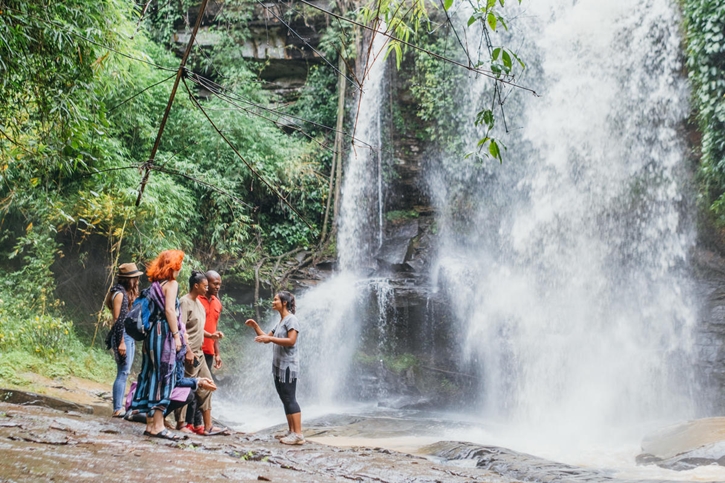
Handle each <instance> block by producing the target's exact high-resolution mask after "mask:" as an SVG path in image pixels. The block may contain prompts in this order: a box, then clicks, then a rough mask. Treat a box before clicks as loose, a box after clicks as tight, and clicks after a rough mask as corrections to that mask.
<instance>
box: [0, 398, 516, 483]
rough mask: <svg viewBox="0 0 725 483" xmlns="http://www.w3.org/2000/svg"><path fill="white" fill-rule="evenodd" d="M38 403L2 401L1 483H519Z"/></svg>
mask: <svg viewBox="0 0 725 483" xmlns="http://www.w3.org/2000/svg"><path fill="white" fill-rule="evenodd" d="M36 402H37V401H34V400H32V399H31V400H29V401H27V402H26V404H9V403H0V455H1V458H2V460H1V462H0V468H2V469H1V470H0V481H2V482H15V481H54V482H58V481H68V482H74V483H80V482H83V481H110V480H124V481H148V482H158V481H175V482H187V481H194V482H195V481H280V482H285V483H292V482H328V481H329V482H332V481H350V480H353V481H376V482H391V483H393V482H421V483H422V482H464V481H468V482H470V481H480V482H492V483H493V482H509V481H514V480H512V479H509V478H505V477H502V476H500V475H496V474H495V473H493V472H491V471H488V470H485V469H480V468H459V467H456V466H450V465H446V464H445V463H437V462H434V461H431V460H428V459H425V458H422V457H420V456H411V455H407V454H403V453H397V452H394V451H390V450H387V449H382V448H361V447H353V448H338V447H335V446H328V445H323V444H319V443H314V442H308V443H307V444H305V445H302V446H294V447H288V446H284V445H281V444H280V443H278V442H277V441H276V440H275V439H274V438H273V437H272V435H271V434H263V433H260V434H248V435H246V434H241V433H235V434H232V435H230V436H213V437H202V436H196V435H194V436H192V437H190V438H189V439H187V440H184V441H181V442H170V441H166V440H160V439H155V438H149V437H145V436H143V435H142V433H143V430H144V426H143V425H142V424H138V423H130V422H127V421H124V420H121V419H111V418H108V417H103V416H97V415H93V414H86V413H82V412H78V411H75V410H73V409H69V408H66V409H51V408H48V407H45V406H34V405H28V404H35V403H36Z"/></svg>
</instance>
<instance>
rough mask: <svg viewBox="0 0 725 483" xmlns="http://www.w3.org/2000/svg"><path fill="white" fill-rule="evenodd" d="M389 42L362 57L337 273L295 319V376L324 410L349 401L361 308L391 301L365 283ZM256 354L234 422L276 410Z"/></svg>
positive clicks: (377, 222)
mask: <svg viewBox="0 0 725 483" xmlns="http://www.w3.org/2000/svg"><path fill="white" fill-rule="evenodd" d="M386 40H387V39H386V38H385V37H383V36H381V35H377V36H375V37H374V38H373V39H372V41H371V42H369V48H368V49H366V52H365V54H364V55H365V57H364V58H367V61H366V63H365V67H364V72H363V74H362V75H361V76H360V77H361V78H363V79H364V82H363V89H362V91H361V92H360V93H359V96H358V99H357V103H358V104H359V106H360V107H359V110H358V112H357V115H356V121H357V128H356V130H355V139H356V140H355V142H354V145H353V148H352V149H351V152H350V156H349V159H348V161H347V165H346V169H345V184H344V186H343V197H342V204H341V220H342V222H341V223H340V226H339V231H338V243H337V249H338V256H339V262H340V270H339V273H337V274H336V275H335V276H333V277H332V278H331V279H330V280H327V281H326V282H324V283H322V284H320V285H319V286H318V287H315V288H314V289H312V290H310V291H308V292H306V293H304V294H301V295H300V296H299V297H298V299H297V307H298V310H297V317H298V319H299V320H300V322H301V324H302V326H301V332H300V348H301V349H300V352H301V357H302V361H301V365H302V371H301V374H302V375H301V376H300V377H301V379H303V380H304V384H300V396H301V399H302V401H303V402H305V403H313V404H316V405H318V406H319V405H321V406H322V407H325V408H327V409H329V408H330V405H331V404H332V403H333V402H339V401H340V400H344V399H346V396H349V395H348V394H346V392H347V388H348V385H347V384H346V379H347V378H348V377H349V372H350V366H351V364H352V363H353V359H354V355H355V353H356V350H357V349H358V346H359V334H360V331H361V323H360V319H361V318H362V315H361V314H360V307H361V306H364V305H365V303H366V301H367V300H370V299H372V298H373V297H374V298H376V299H377V300H378V302H379V303H381V304H384V303H385V302H386V301H388V300H389V299H390V298H391V293H390V292H391V291H390V289H389V284H388V281H387V280H386V279H381V278H373V279H367V278H365V277H367V276H368V275H369V274H370V273H371V271H372V270H373V269H374V267H375V260H374V255H375V252H376V250H377V249H378V248H379V247H380V243H381V236H382V235H381V233H382V205H381V203H382V172H381V167H382V157H381V154H380V148H381V145H382V139H381V114H380V108H381V98H382V94H383V89H384V80H385V62H384V60H383V56H384V49H385V45H386ZM378 312H379V313H380V314H381V315H380V318H381V319H380V320H379V321H378V324H377V325H378V326H379V327H382V328H384V326H385V320H384V314H385V310H384V309H379V310H378ZM277 320H278V316H277V315H276V314H272V315H271V316H270V317H269V318H268V320H266V321H264V323H263V324H261V325H262V328H263V330H266V331H267V330H269V329H271V328H272V327H273V326H274V324H275V323H276V322H277ZM381 330H382V329H381ZM261 352H262V349H261V348H260V347H258V346H255V345H250V346H249V347H246V348H245V351H244V355H245V360H244V361H243V362H242V368H243V369H242V370H243V373H244V376H243V378H242V379H241V384H240V385H239V387H238V388H237V391H236V392H237V394H235V396H234V405H233V406H232V405H228V406H227V409H228V410H229V413H223V414H225V415H227V414H229V417H230V418H231V419H233V420H234V419H238V418H235V416H233V415H231V413H232V412H239V411H238V410H237V409H235V407H239V405H242V406H256V405H258V404H260V403H262V402H264V403H266V404H268V405H271V406H273V405H274V404H275V400H276V399H277V396H276V394H275V392H274V388H273V387H272V385H271V384H270V381H269V378H270V374H271V369H270V363H271V362H270V361H271V355H270V358H265V357H264V356H260V354H261ZM264 352H267V351H264ZM322 411H323V412H324V410H322ZM277 412H278V411H277ZM259 416H260V415H259V413H258V417H259ZM266 421H268V420H267V419H260V420H259V421H258V422H257V424H260V422H261V424H260V426H264V424H265V423H266ZM243 427H244V426H243ZM254 427H256V426H254ZM244 428H245V429H249V428H248V427H244Z"/></svg>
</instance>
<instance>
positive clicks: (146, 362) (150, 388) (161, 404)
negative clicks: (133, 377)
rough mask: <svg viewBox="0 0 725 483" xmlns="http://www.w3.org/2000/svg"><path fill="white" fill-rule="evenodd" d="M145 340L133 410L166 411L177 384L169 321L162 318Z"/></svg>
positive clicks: (174, 348) (174, 352)
mask: <svg viewBox="0 0 725 483" xmlns="http://www.w3.org/2000/svg"><path fill="white" fill-rule="evenodd" d="M154 325H155V327H153V328H152V329H151V330H150V331H149V335H148V337H146V339H145V340H144V341H143V351H142V356H143V359H142V361H141V372H140V373H139V375H138V384H137V386H136V393H135V394H134V396H133V402H132V403H131V409H137V410H138V411H140V412H149V411H151V410H152V409H161V410H162V411H163V410H164V409H166V408H167V407H168V406H169V403H170V401H171V391H172V390H173V389H174V386H175V385H176V345H175V343H174V337H173V336H172V335H171V332H170V331H169V324H168V323H167V322H166V319H159V320H158V321H157V322H156V323H155V324H154Z"/></svg>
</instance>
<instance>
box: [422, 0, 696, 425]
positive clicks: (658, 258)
mask: <svg viewBox="0 0 725 483" xmlns="http://www.w3.org/2000/svg"><path fill="white" fill-rule="evenodd" d="M525 3H526V5H525V6H524V7H523V10H522V12H521V13H522V15H521V16H520V18H519V19H518V20H517V25H516V26H515V27H514V30H516V31H519V32H527V33H528V34H527V35H528V38H527V39H526V41H527V43H528V45H527V46H526V47H525V48H524V49H523V50H524V51H523V52H522V55H523V56H524V58H527V59H529V61H530V63H536V64H538V67H537V68H536V70H540V71H541V72H540V73H538V72H534V73H529V75H528V77H527V83H528V84H532V85H536V87H537V90H539V92H541V93H542V94H543V97H542V98H541V99H535V98H533V97H528V96H527V97H526V98H523V97H521V96H519V98H520V100H519V101H517V102H518V104H512V103H509V105H510V106H512V107H510V108H511V109H513V110H514V112H515V111H516V110H517V109H520V111H521V113H522V117H521V118H519V120H518V122H519V123H520V124H522V126H521V129H520V130H514V131H513V134H511V135H509V136H508V137H507V138H506V143H507V144H508V146H509V149H508V151H507V152H506V153H505V155H504V156H505V161H504V163H503V165H499V164H498V163H493V162H490V163H488V164H487V165H486V166H485V167H478V166H473V165H472V164H467V165H462V164H461V163H458V162H453V161H450V160H448V162H443V163H441V164H442V166H443V168H442V169H441V170H440V171H439V172H437V173H436V174H435V175H433V176H431V179H430V181H431V186H432V187H433V190H432V191H433V192H434V193H435V196H436V204H437V206H438V211H439V213H441V217H440V224H441V226H443V227H444V233H445V235H444V240H445V241H444V243H443V244H442V246H441V248H440V256H439V259H438V261H437V265H436V266H437V268H436V270H438V273H437V274H436V277H437V280H438V285H439V289H440V290H442V291H444V292H445V293H446V294H447V295H448V297H449V299H450V301H451V304H452V307H453V309H454V311H455V313H456V314H457V319H458V324H459V325H460V330H461V334H462V336H461V361H462V364H464V365H467V366H468V367H470V368H471V370H474V371H476V372H477V373H478V376H479V377H480V378H481V379H482V394H481V400H482V409H483V414H484V415H485V416H486V417H488V418H493V419H496V420H497V421H508V422H509V424H518V425H521V426H524V427H527V428H528V431H529V432H536V431H544V432H547V433H548V434H558V435H563V434H570V433H575V434H578V435H584V434H588V435H589V436H594V433H596V432H598V431H600V430H603V429H604V428H607V427H610V426H611V425H613V424H614V425H617V424H620V425H629V424H640V423H642V422H644V421H651V420H655V419H672V418H684V417H688V416H691V415H692V409H693V407H692V400H691V394H690V393H689V392H688V391H689V387H690V386H689V384H690V383H691V378H690V376H691V375H690V372H689V366H690V365H691V360H690V355H691V354H690V351H691V341H690V329H691V328H692V326H693V324H694V322H695V307H694V306H693V302H692V301H691V300H692V299H691V296H690V292H689V290H690V286H689V283H688V279H687V277H686V276H685V275H684V271H685V270H684V268H685V265H686V262H687V261H686V257H687V253H688V250H689V249H690V248H691V246H692V245H693V243H694V233H693V229H692V226H691V225H690V223H689V220H688V218H687V216H686V213H685V209H684V208H683V207H686V204H685V203H683V192H684V185H685V179H684V178H685V174H684V173H686V169H685V166H684V160H685V147H684V145H683V142H682V141H681V140H680V138H681V137H682V136H681V135H679V134H678V132H677V128H678V127H679V125H680V124H681V123H683V122H684V120H685V118H686V116H687V114H688V106H687V94H688V93H687V89H686V85H685V81H684V79H683V78H682V76H681V74H680V69H681V59H680V45H681V44H680V42H681V39H680V37H679V30H678V29H679V16H678V11H677V5H676V3H675V2H673V1H671V0H649V1H645V2H640V3H636V4H633V3H632V2H627V1H623V0H611V1H606V2H602V1H598V0H580V1H571V0H537V1H535V2H525ZM507 8H508V6H507ZM482 82H483V83H485V82H486V81H485V80H475V79H473V80H472V92H478V93H480V92H482V91H485V87H481V84H480V83H482ZM522 119H523V120H522ZM510 122H516V121H510ZM472 141H474V140H473V139H472ZM462 198H463V199H467V200H468V201H469V204H468V206H473V207H474V208H473V209H472V210H471V211H470V212H467V213H461V212H457V211H455V210H453V209H452V203H453V201H454V200H460V199H462ZM459 205H460V204H459ZM546 430H549V431H546ZM569 430H570V431H569Z"/></svg>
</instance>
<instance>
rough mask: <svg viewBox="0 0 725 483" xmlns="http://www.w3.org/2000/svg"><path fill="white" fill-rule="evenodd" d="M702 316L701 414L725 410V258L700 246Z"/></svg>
mask: <svg viewBox="0 0 725 483" xmlns="http://www.w3.org/2000/svg"><path fill="white" fill-rule="evenodd" d="M693 270H694V274H695V281H696V289H697V296H698V298H699V302H700V304H699V305H700V316H699V318H698V322H699V323H698V327H697V328H696V331H695V350H696V354H695V355H696V360H697V373H698V376H699V381H698V382H699V395H698V397H697V398H696V400H697V401H698V402H699V403H700V407H699V408H698V410H699V412H700V414H701V415H715V414H723V413H724V412H725V399H724V398H723V397H722V394H723V391H725V260H723V258H722V257H721V256H720V255H719V254H717V253H715V252H712V251H707V250H704V249H698V250H696V251H695V254H694V256H693Z"/></svg>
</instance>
